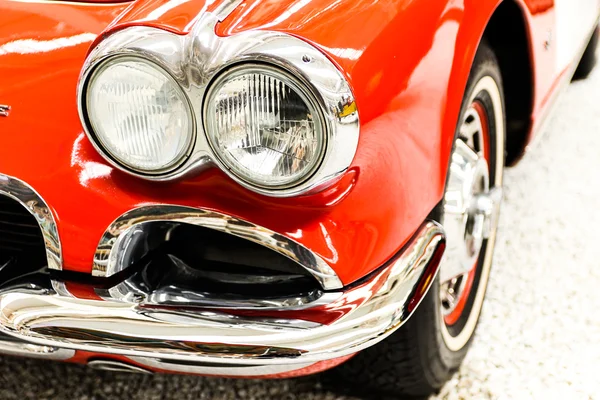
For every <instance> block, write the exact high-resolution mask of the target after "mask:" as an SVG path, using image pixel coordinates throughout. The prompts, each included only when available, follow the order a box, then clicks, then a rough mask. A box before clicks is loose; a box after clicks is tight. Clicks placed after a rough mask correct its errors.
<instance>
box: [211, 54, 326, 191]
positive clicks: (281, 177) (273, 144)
mask: <svg viewBox="0 0 600 400" xmlns="http://www.w3.org/2000/svg"><path fill="white" fill-rule="evenodd" d="M319 110H320V109H319V107H318V105H317V104H316V101H315V100H314V97H313V96H312V94H310V93H309V92H308V91H307V90H306V89H305V88H304V85H302V84H301V83H299V82H298V81H297V80H295V79H294V78H292V77H291V76H289V75H287V74H286V73H284V72H282V71H279V70H277V69H275V68H271V67H268V66H259V65H241V66H238V67H234V68H232V69H230V70H228V71H227V72H225V73H224V74H222V75H221V76H219V77H218V78H217V79H216V80H215V82H214V83H213V84H212V86H211V88H210V90H209V93H208V95H207V97H206V103H205V113H204V119H205V128H206V134H207V136H208V140H209V143H210V145H211V147H212V148H213V150H214V152H215V153H216V154H217V156H218V158H219V159H220V161H221V162H222V163H223V164H224V165H225V166H226V167H227V168H228V169H229V170H230V171H231V172H232V173H233V174H234V175H236V176H237V177H238V178H240V179H241V180H243V181H245V182H247V183H250V184H252V185H256V186H259V187H265V188H270V189H276V188H286V187H291V186H294V185H296V184H299V183H301V182H302V181H303V180H305V179H307V178H308V177H310V175H311V174H312V173H313V172H314V171H315V170H316V169H317V167H318V166H319V164H320V163H321V161H322V159H323V154H324V152H325V147H326V145H327V143H326V139H325V137H326V135H325V126H324V121H323V117H322V115H321V112H320V111H319Z"/></svg>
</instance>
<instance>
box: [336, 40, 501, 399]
mask: <svg viewBox="0 0 600 400" xmlns="http://www.w3.org/2000/svg"><path fill="white" fill-rule="evenodd" d="M485 77H491V78H492V79H493V80H494V82H495V84H496V86H497V89H498V91H497V93H498V95H499V98H500V100H501V102H500V104H501V106H500V107H499V108H501V110H498V111H500V112H501V113H502V114H501V116H502V121H503V122H502V126H500V127H498V129H497V131H496V129H492V128H494V127H491V128H490V129H489V132H490V136H492V135H501V138H502V140H501V141H500V142H497V141H495V140H494V139H491V142H492V143H500V144H502V147H504V125H505V124H504V115H505V113H504V102H503V98H504V96H503V92H502V80H501V75H500V69H499V67H498V61H497V59H496V56H495V54H494V52H493V51H492V50H491V49H490V47H489V46H488V45H487V43H486V42H485V41H484V42H482V44H481V45H480V48H479V49H478V51H477V54H476V56H475V60H474V63H473V66H472V69H471V73H470V76H469V81H468V84H467V88H466V92H465V97H464V100H463V104H462V109H461V114H460V116H461V118H459V125H460V123H461V122H460V121H462V119H463V115H465V112H466V110H467V107H468V106H469V102H472V101H473V96H474V94H473V93H474V91H475V89H476V86H477V84H478V83H479V82H480V81H481V80H482V79H483V78H485ZM478 90H479V89H478ZM477 100H479V99H478V98H477ZM495 104H498V102H496V103H495ZM490 125H493V123H490ZM492 131H494V132H493V133H492ZM456 135H458V127H457V132H456ZM457 137H458V136H457ZM494 152H495V154H500V155H499V157H501V159H499V160H497V161H499V162H501V163H502V167H501V168H500V171H497V173H498V174H500V176H499V182H500V183H501V180H502V176H501V175H502V171H503V165H504V164H503V163H504V149H503V148H502V149H501V150H500V151H496V150H494ZM491 162H493V161H490V163H491ZM494 165H499V164H494ZM490 172H491V171H490ZM490 179H494V178H493V177H492V176H490ZM495 182H496V183H497V182H498V181H495ZM439 208H441V207H438V209H439ZM435 213H436V211H434V214H435ZM437 214H438V217H439V218H440V219H441V213H440V212H439V211H438V212H437ZM494 241H495V235H493V236H491V237H490V239H489V240H487V243H484V246H485V249H487V251H484V248H483V247H482V251H481V257H480V261H479V262H482V261H481V260H482V259H483V258H485V257H486V253H487V252H488V251H489V253H487V254H488V255H487V257H488V259H487V260H489V261H487V264H486V265H487V268H488V269H487V272H486V273H485V274H483V275H482V274H481V271H480V272H479V273H478V275H476V277H475V281H474V286H473V287H474V289H473V291H472V295H471V294H470V295H469V297H470V298H469V299H468V300H467V306H466V307H465V311H464V312H465V313H474V312H476V315H474V318H475V324H474V326H472V332H471V333H470V334H469V335H468V340H467V341H466V343H465V344H464V345H463V346H461V347H460V348H458V349H450V348H449V346H448V345H447V342H446V339H445V338H444V335H443V334H442V329H443V328H442V323H444V322H442V321H444V320H443V318H442V313H441V303H440V296H439V287H440V286H439V285H440V282H439V277H438V278H437V279H436V280H435V282H434V283H433V285H432V287H431V289H430V290H429V293H428V294H427V296H426V297H425V298H424V299H423V301H422V303H421V304H420V305H419V307H418V308H417V310H416V312H415V313H414V315H413V316H412V317H411V318H410V319H409V321H408V322H407V323H406V324H405V325H404V326H402V327H401V328H400V329H399V330H398V331H396V332H394V333H393V334H392V335H391V336H389V337H388V338H386V339H384V340H383V341H381V342H379V343H378V344H376V345H374V346H372V347H370V348H367V349H365V350H363V351H361V352H360V353H359V354H357V355H356V356H354V357H353V358H351V359H350V360H348V361H347V362H346V363H344V364H342V365H340V366H338V367H337V368H335V369H334V370H332V371H331V375H330V380H334V379H335V380H336V381H335V382H336V384H338V385H339V384H341V383H342V382H344V385H345V386H346V387H348V386H351V387H353V388H355V389H356V391H360V392H361V393H366V394H367V395H368V397H373V398H383V396H385V395H387V396H393V398H398V397H399V396H400V397H402V396H404V397H411V398H414V397H417V398H422V397H424V396H428V395H430V394H432V393H434V392H437V391H438V390H439V389H440V388H441V387H442V386H443V385H444V383H446V382H447V381H448V380H449V379H450V378H451V376H452V375H453V374H454V372H456V371H457V370H458V368H459V366H460V364H461V362H462V361H463V359H464V357H465V355H466V354H467V351H468V348H469V346H470V344H471V342H472V339H473V333H474V331H475V326H476V325H477V321H478V319H479V313H480V311H481V305H480V304H481V303H482V298H483V297H480V296H484V295H485V290H486V287H487V278H488V277H489V275H488V274H489V265H490V264H491V255H492V253H493V247H494ZM478 268H479V267H478ZM480 291H482V292H481V293H482V294H481V295H480V296H479V295H477V296H476V294H478V293H479V292H480ZM475 298H477V307H474V305H473V304H474V299H475ZM469 307H470V308H469ZM461 318H462V316H461ZM465 318H470V314H469V315H465ZM469 325H473V323H470V324H469ZM454 326H455V325H452V327H454ZM465 326H466V325H463V329H466V328H465ZM469 329H471V328H469ZM446 337H447V336H446ZM404 397H402V398H404Z"/></svg>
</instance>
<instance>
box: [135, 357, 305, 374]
mask: <svg viewBox="0 0 600 400" xmlns="http://www.w3.org/2000/svg"><path fill="white" fill-rule="evenodd" d="M129 359H130V360H131V361H134V362H136V363H137V364H140V365H143V366H144V367H148V368H151V369H153V370H155V369H156V370H161V371H166V372H177V373H185V374H195V375H218V376H228V377H233V376H237V377H244V378H253V377H255V378H260V377H261V376H265V375H276V374H284V373H287V372H292V371H297V370H300V369H304V368H306V367H310V366H311V365H313V364H314V363H304V364H289V365H288V364H281V365H279V364H277V365H231V364H230V365H226V366H225V365H224V366H218V365H211V364H204V365H202V364H194V363H182V362H180V361H172V360H162V359H160V358H148V357H129Z"/></svg>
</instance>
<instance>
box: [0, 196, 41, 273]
mask: <svg viewBox="0 0 600 400" xmlns="http://www.w3.org/2000/svg"><path fill="white" fill-rule="evenodd" d="M8 261H11V262H13V263H19V264H23V265H25V264H28V265H30V266H35V269H38V268H40V267H42V266H44V265H46V250H45V248H44V237H43V236H42V231H41V230H40V226H39V225H38V223H37V221H36V219H35V217H34V216H33V215H31V213H30V212H29V211H28V210H27V209H26V208H25V207H24V206H23V205H21V204H20V203H19V202H17V201H16V200H13V199H11V198H10V197H6V196H0V264H2V265H4V264H5V263H6V262H8Z"/></svg>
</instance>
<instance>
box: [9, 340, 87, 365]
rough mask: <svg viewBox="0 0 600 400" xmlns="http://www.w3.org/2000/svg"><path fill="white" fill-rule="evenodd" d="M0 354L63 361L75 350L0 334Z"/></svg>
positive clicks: (73, 353) (72, 354)
mask: <svg viewBox="0 0 600 400" xmlns="http://www.w3.org/2000/svg"><path fill="white" fill-rule="evenodd" d="M0 354H4V355H7V356H17V357H29V358H43V359H45V360H56V361H64V360H68V359H69V358H71V357H73V356H74V355H75V350H71V349H64V348H57V347H49V346H40V345H37V344H31V343H29V342H23V341H21V340H15V339H14V338H12V337H10V336H5V335H0Z"/></svg>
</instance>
